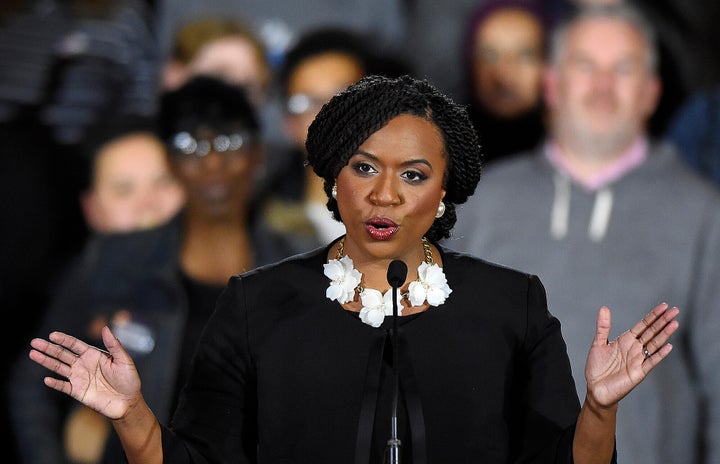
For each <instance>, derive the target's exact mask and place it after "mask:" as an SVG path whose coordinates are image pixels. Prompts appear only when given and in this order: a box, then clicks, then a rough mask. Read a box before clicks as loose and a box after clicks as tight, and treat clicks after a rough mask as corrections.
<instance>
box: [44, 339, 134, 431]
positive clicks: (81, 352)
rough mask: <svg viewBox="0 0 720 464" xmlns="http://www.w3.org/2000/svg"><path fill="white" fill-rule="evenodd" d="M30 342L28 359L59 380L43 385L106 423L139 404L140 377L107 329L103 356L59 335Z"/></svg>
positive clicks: (49, 381) (82, 344)
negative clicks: (60, 393) (105, 420)
mask: <svg viewBox="0 0 720 464" xmlns="http://www.w3.org/2000/svg"><path fill="white" fill-rule="evenodd" d="M48 339H49V341H48V340H45V339H42V338H35V339H33V340H32V341H31V342H30V346H32V348H33V349H32V350H30V359H32V360H33V361H35V362H36V363H38V364H40V365H41V366H43V367H45V368H47V369H49V370H50V371H52V372H54V373H55V374H57V375H59V376H61V377H63V378H62V379H59V378H55V377H45V385H47V386H48V387H50V388H53V389H55V390H58V391H60V392H63V393H65V394H67V395H69V396H71V397H73V398H75V399H76V400H78V401H80V402H81V403H83V404H84V405H86V406H87V407H89V408H91V409H94V410H95V411H97V412H99V413H100V414H102V415H104V416H106V417H108V418H109V419H121V418H123V417H124V416H125V414H126V413H127V412H128V410H129V409H130V408H131V407H132V406H133V405H136V404H138V403H140V402H142V401H143V398H142V393H141V390H140V384H141V382H140V375H139V374H138V372H137V369H136V368H135V363H134V362H133V360H132V358H131V357H130V355H129V354H128V353H127V351H125V349H124V348H123V347H122V345H121V344H120V341H119V340H118V339H117V338H115V336H114V335H113V334H112V332H111V331H110V329H109V328H108V327H103V329H102V339H103V343H104V344H105V347H106V348H107V350H108V351H107V352H106V351H104V350H101V349H99V348H96V347H94V346H92V345H88V344H87V343H85V342H83V341H82V340H79V339H77V338H75V337H73V336H70V335H67V334H64V333H62V332H52V333H51V334H50V335H49V337H48Z"/></svg>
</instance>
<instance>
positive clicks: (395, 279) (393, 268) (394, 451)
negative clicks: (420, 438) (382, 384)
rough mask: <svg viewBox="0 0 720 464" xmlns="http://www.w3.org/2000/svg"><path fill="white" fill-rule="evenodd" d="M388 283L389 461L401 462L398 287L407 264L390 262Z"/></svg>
mask: <svg viewBox="0 0 720 464" xmlns="http://www.w3.org/2000/svg"><path fill="white" fill-rule="evenodd" d="M387 277H388V283H389V284H390V286H391V287H392V305H393V313H392V350H393V365H392V377H393V392H392V393H393V397H392V414H391V417H390V439H389V440H388V442H387V445H388V446H387V461H386V462H387V463H388V464H400V444H401V443H400V440H399V439H398V430H397V409H398V397H399V395H400V369H399V366H398V359H399V357H398V341H397V337H398V328H397V323H398V302H397V292H398V287H400V286H402V284H403V283H404V282H405V278H406V277H407V265H406V264H405V263H404V262H402V261H400V260H398V259H396V260H394V261H393V262H391V263H390V266H389V267H388V276H387Z"/></svg>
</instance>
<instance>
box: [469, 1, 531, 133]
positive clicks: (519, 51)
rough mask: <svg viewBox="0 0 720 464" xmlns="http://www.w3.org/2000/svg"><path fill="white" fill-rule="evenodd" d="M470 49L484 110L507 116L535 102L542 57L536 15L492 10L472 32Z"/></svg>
mask: <svg viewBox="0 0 720 464" xmlns="http://www.w3.org/2000/svg"><path fill="white" fill-rule="evenodd" d="M474 48H475V56H474V61H473V64H472V68H473V76H474V79H475V94H476V96H477V98H478V99H479V100H480V102H482V104H483V106H485V107H486V108H487V109H488V111H490V112H491V113H492V114H494V115H496V116H498V117H500V118H507V119H509V118H515V117H519V116H522V115H523V114H525V113H527V112H528V111H530V110H532V109H533V108H534V107H535V106H536V105H537V104H538V102H539V101H540V99H541V95H542V91H541V89H542V71H543V63H544V60H543V29H542V24H541V23H540V21H539V20H538V19H537V18H535V17H534V16H533V15H532V14H530V13H528V12H526V11H523V10H516V9H507V10H500V11H498V12H495V13H493V14H492V15H490V16H489V17H488V18H487V19H485V21H483V23H482V24H481V25H480V26H479V28H478V30H477V31H476V32H475V45H474Z"/></svg>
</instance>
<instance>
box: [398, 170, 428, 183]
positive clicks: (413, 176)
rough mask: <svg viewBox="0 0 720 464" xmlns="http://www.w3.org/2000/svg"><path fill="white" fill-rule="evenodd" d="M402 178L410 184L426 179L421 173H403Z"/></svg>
mask: <svg viewBox="0 0 720 464" xmlns="http://www.w3.org/2000/svg"><path fill="white" fill-rule="evenodd" d="M402 177H403V178H405V179H407V180H408V181H410V182H412V183H420V182H422V181H424V180H425V179H427V176H426V175H425V174H423V173H422V172H418V171H405V172H404V173H403V175H402Z"/></svg>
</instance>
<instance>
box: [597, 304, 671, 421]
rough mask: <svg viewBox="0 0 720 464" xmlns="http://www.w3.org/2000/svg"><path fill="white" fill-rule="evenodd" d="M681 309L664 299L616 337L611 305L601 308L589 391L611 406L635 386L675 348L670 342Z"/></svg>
mask: <svg viewBox="0 0 720 464" xmlns="http://www.w3.org/2000/svg"><path fill="white" fill-rule="evenodd" d="M679 313H680V310H679V309H678V308H676V307H672V308H670V307H669V306H668V304H667V303H661V304H659V305H657V306H656V307H655V308H653V310H652V311H650V312H649V313H648V314H647V315H646V316H645V317H643V318H642V319H641V320H640V321H639V322H638V323H637V324H635V326H633V327H632V328H631V329H630V330H628V331H626V332H623V333H622V334H621V335H620V336H619V337H617V338H616V339H615V340H608V336H609V334H610V309H608V308H607V307H606V306H603V307H602V308H600V311H599V312H598V318H597V326H596V327H597V329H596V333H595V339H594V340H593V344H592V346H591V347H590V352H589V354H588V359H587V364H586V365H585V379H586V381H587V387H588V391H587V395H588V398H592V399H593V400H594V401H595V402H596V404H598V405H600V406H603V407H610V406H613V405H615V404H616V403H617V402H618V401H620V400H621V399H622V398H623V397H625V395H627V394H628V393H630V391H631V390H632V389H633V388H635V387H636V386H637V385H638V384H639V383H640V382H642V381H643V379H644V378H645V377H646V376H647V375H648V374H649V373H650V371H651V370H652V369H653V368H654V367H655V366H657V365H658V364H659V363H660V362H661V361H662V360H663V359H664V358H665V357H666V356H667V355H668V354H670V351H672V345H671V344H669V343H667V342H668V340H669V339H670V336H671V335H672V334H673V333H675V331H676V330H677V328H678V327H679V322H678V321H677V320H676V318H677V315H678V314H679Z"/></svg>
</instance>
